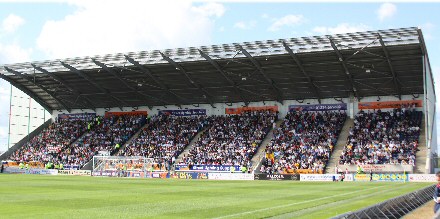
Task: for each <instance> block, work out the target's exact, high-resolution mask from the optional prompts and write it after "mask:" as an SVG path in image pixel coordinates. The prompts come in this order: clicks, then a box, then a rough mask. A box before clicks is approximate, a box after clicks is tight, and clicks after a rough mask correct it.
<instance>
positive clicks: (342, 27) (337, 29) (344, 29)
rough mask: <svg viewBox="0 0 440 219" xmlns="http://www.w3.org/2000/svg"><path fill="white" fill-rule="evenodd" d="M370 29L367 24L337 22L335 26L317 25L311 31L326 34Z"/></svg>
mask: <svg viewBox="0 0 440 219" xmlns="http://www.w3.org/2000/svg"><path fill="white" fill-rule="evenodd" d="M368 29H370V27H369V26H367V25H365V24H356V25H352V24H348V23H341V24H338V25H337V26H335V27H324V26H318V27H315V28H313V32H315V33H318V34H321V35H326V34H330V35H332V34H339V33H352V32H359V31H366V30H368Z"/></svg>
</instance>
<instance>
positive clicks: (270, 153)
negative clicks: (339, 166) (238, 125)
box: [260, 111, 347, 173]
mask: <svg viewBox="0 0 440 219" xmlns="http://www.w3.org/2000/svg"><path fill="white" fill-rule="evenodd" d="M346 117H347V115H346V112H345V111H340V112H331V111H330V112H329V111H327V112H303V111H292V112H289V113H288V114H287V115H286V117H285V119H284V121H283V122H282V123H281V125H280V128H277V129H275V130H274V138H273V139H272V140H271V142H270V143H269V145H268V146H267V147H266V159H265V160H264V162H263V165H262V167H261V169H260V171H261V172H264V173H293V172H299V171H303V172H306V173H307V172H315V173H318V172H321V173H322V171H323V170H324V168H325V166H326V165H327V162H328V159H329V157H330V155H331V152H332V150H333V146H334V145H335V144H336V141H337V139H338V136H339V133H340V131H341V129H342V127H343V125H344V122H345V119H346Z"/></svg>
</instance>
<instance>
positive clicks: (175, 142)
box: [121, 115, 206, 167]
mask: <svg viewBox="0 0 440 219" xmlns="http://www.w3.org/2000/svg"><path fill="white" fill-rule="evenodd" d="M205 125H206V116H191V117H179V116H173V115H160V116H154V117H152V118H151V120H150V121H149V123H148V124H147V126H146V127H145V128H144V129H142V130H141V132H140V133H139V135H138V136H137V138H136V139H134V140H133V141H132V142H131V143H130V144H129V145H127V147H125V150H124V151H123V152H121V155H123V156H143V157H147V158H154V162H155V163H157V164H161V165H160V166H164V167H170V166H168V165H170V164H173V163H174V162H175V159H176V158H177V157H178V156H179V154H180V153H181V152H182V151H183V150H184V149H185V147H186V146H188V144H189V143H190V141H191V140H192V139H193V138H194V137H195V136H196V134H197V133H198V132H199V131H200V130H201V129H202V128H203V127H204V126H205ZM162 164H164V165H162Z"/></svg>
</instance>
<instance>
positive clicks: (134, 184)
mask: <svg viewBox="0 0 440 219" xmlns="http://www.w3.org/2000/svg"><path fill="white" fill-rule="evenodd" d="M428 185H430V183H391V182H389V183H378V182H372V183H370V182H343V183H340V182H337V183H334V182H299V181H296V182H295V181H210V180H209V181H208V180H178V179H128V178H121V179H120V178H97V177H84V176H39V175H9V174H0V218H269V217H274V218H329V217H332V216H335V215H338V214H341V213H345V212H348V211H354V210H357V209H360V208H363V207H366V206H369V205H372V204H375V203H378V202H381V201H384V200H386V199H389V198H392V197H395V196H399V195H402V194H405V193H408V192H411V191H414V190H417V189H420V188H423V187H425V186H428Z"/></svg>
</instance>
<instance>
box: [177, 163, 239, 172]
mask: <svg viewBox="0 0 440 219" xmlns="http://www.w3.org/2000/svg"><path fill="white" fill-rule="evenodd" d="M231 168H234V170H235V172H239V171H240V166H231V165H194V166H192V167H191V168H189V167H188V165H186V164H183V165H176V170H177V171H188V170H193V171H206V172H209V171H218V172H231Z"/></svg>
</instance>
